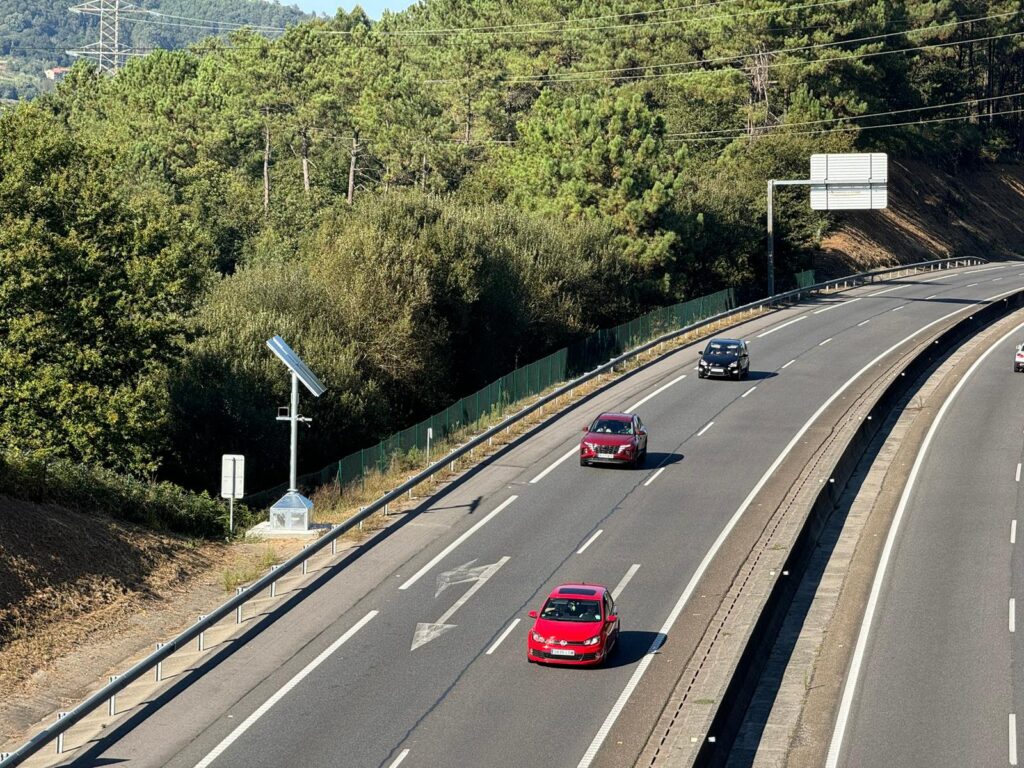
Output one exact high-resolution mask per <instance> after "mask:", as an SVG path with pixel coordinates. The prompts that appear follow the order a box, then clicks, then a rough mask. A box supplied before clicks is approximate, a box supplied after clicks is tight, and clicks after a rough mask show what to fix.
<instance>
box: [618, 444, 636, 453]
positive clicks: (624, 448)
mask: <svg viewBox="0 0 1024 768" xmlns="http://www.w3.org/2000/svg"><path fill="white" fill-rule="evenodd" d="M632 450H633V446H632V445H630V444H629V443H626V444H625V445H620V446H619V453H628V452H629V451H632Z"/></svg>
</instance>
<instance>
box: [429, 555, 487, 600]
mask: <svg viewBox="0 0 1024 768" xmlns="http://www.w3.org/2000/svg"><path fill="white" fill-rule="evenodd" d="M476 560H477V559H476V558H475V557H474V558H473V559H472V560H470V561H469V562H468V563H465V564H463V565H460V566H459V567H458V568H456V569H455V570H452V571H442V572H441V573H439V574H438V576H437V590H436V591H435V592H434V597H435V598H436V597H440V596H441V593H442V592H444V591H445V590H446V589H448V587H450V586H452V585H454V584H465V583H467V582H470V581H476V580H477V579H479V578H480V575H481V574H482V573H483V572H484V571H486V570H487V569H488V568H490V567H491V566H489V565H478V566H477V567H476V568H470V566H471V565H473V563H475V562H476Z"/></svg>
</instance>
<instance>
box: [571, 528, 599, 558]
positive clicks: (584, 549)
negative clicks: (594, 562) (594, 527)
mask: <svg viewBox="0 0 1024 768" xmlns="http://www.w3.org/2000/svg"><path fill="white" fill-rule="evenodd" d="M602 533H604V530H603V529H600V528H599V529H598V531H597V533H595V534H594V535H593V536H591V537H590V538H589V539H587V543H586V544H584V545H583V546H582V547H580V548H579V549H577V550H576V554H577V555H582V554H583V553H584V552H585V551H586V550H587V547H589V546H590V545H591V544H593V543H594V542H595V541H596V540H597V537H598V536H600V535H601V534H602Z"/></svg>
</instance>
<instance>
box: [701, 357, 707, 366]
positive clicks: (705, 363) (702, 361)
mask: <svg viewBox="0 0 1024 768" xmlns="http://www.w3.org/2000/svg"><path fill="white" fill-rule="evenodd" d="M707 364H708V361H707V360H705V359H704V358H701V361H700V363H699V365H700V366H701V367H702V368H706V367H707Z"/></svg>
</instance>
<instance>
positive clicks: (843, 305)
mask: <svg viewBox="0 0 1024 768" xmlns="http://www.w3.org/2000/svg"><path fill="white" fill-rule="evenodd" d="M862 298H864V297H863V296H861V297H858V298H856V299H848V300H847V301H838V302H836V303H835V304H829V305H828V306H827V307H824V308H823V309H816V310H815V311H814V312H813V313H812V314H815V315H820V314H821V313H822V312H828V311H829V310H830V309H835V308H836V307H845V306H846V305H847V304H853V302H855V301H860V300H861V299H862Z"/></svg>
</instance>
